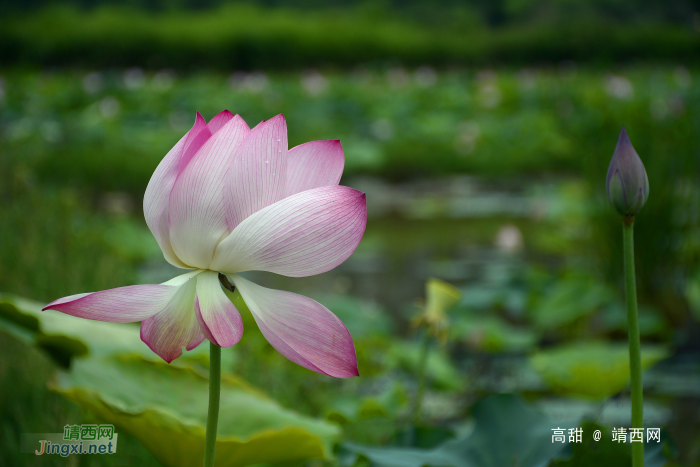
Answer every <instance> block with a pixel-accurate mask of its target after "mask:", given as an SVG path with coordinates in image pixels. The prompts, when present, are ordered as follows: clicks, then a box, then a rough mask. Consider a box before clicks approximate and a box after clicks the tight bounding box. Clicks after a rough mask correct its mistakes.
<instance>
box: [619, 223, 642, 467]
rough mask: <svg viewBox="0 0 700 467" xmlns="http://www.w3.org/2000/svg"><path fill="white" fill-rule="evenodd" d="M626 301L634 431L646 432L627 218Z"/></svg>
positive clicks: (636, 456)
mask: <svg viewBox="0 0 700 467" xmlns="http://www.w3.org/2000/svg"><path fill="white" fill-rule="evenodd" d="M622 230H623V236H624V250H625V298H626V300H627V334H628V339H629V347H630V387H631V390H632V428H644V416H643V414H642V399H643V395H642V358H641V355H640V343H639V318H638V316H637V285H636V282H635V274H634V217H631V218H625V222H624V226H623V229H622ZM632 467H644V443H632Z"/></svg>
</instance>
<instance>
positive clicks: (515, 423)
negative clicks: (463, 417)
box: [341, 394, 577, 467]
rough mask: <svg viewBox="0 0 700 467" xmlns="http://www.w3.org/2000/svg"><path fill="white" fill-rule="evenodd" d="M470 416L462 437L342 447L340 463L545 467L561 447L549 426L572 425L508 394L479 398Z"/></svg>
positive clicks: (398, 466)
mask: <svg viewBox="0 0 700 467" xmlns="http://www.w3.org/2000/svg"><path fill="white" fill-rule="evenodd" d="M472 414H473V416H474V420H475V422H476V425H475V427H474V431H473V432H472V434H470V435H468V436H467V437H466V438H460V439H451V440H449V441H447V442H445V443H444V444H442V445H440V446H438V447H437V448H434V449H416V448H397V447H386V448H384V447H378V446H362V445H358V444H353V443H344V444H343V445H342V448H343V449H344V450H345V452H344V454H343V456H342V457H341V461H342V462H343V463H345V464H346V465H350V464H354V463H355V462H356V461H357V459H358V456H363V457H365V458H367V459H368V460H369V461H370V463H371V464H372V465H373V466H376V467H422V466H425V465H427V466H432V467H503V466H509V465H517V466H519V467H545V466H546V465H548V463H549V462H550V460H551V459H552V458H553V457H554V456H555V455H556V454H557V453H558V452H559V451H561V450H562V448H563V447H564V445H562V444H558V443H552V428H553V427H555V426H567V427H574V426H576V425H577V424H576V423H575V422H574V421H561V420H560V421H557V422H553V421H551V420H549V419H548V418H547V417H546V416H545V415H544V414H543V413H542V412H540V411H539V410H537V409H536V408H534V407H532V406H530V405H528V404H526V403H525V402H524V401H523V400H522V399H521V398H520V397H518V396H514V395H510V394H499V395H496V396H490V397H487V398H486V399H483V400H481V401H480V402H479V403H477V404H476V405H475V406H474V409H473V411H472Z"/></svg>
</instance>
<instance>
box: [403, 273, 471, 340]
mask: <svg viewBox="0 0 700 467" xmlns="http://www.w3.org/2000/svg"><path fill="white" fill-rule="evenodd" d="M425 295H426V303H425V308H423V310H422V312H421V313H420V314H419V315H418V316H417V317H416V318H415V319H414V322H413V324H414V325H415V326H425V327H426V328H428V332H430V334H431V335H432V336H434V337H436V338H438V340H440V341H441V342H443V343H444V342H445V341H446V340H447V334H448V331H449V318H448V317H447V313H445V312H446V311H447V310H449V309H450V308H452V307H453V306H455V305H456V304H457V302H458V301H459V299H460V297H461V294H460V292H459V289H458V288H456V287H455V286H453V285H450V284H448V283H447V282H444V281H441V280H440V279H435V278H431V279H428V282H427V283H426V284H425Z"/></svg>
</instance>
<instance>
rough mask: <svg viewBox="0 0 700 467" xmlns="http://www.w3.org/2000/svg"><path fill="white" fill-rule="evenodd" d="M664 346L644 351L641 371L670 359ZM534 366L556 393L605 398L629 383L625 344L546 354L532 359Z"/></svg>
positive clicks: (581, 346)
mask: <svg viewBox="0 0 700 467" xmlns="http://www.w3.org/2000/svg"><path fill="white" fill-rule="evenodd" d="M668 355H669V352H668V350H667V349H666V348H664V347H662V346H648V347H643V348H642V369H646V368H648V367H650V366H651V365H653V364H654V363H656V362H658V361H659V360H663V359H664V358H666V357H668ZM530 362H531V364H532V366H533V367H534V368H535V370H537V372H538V373H539V374H540V375H541V376H542V378H543V379H544V380H545V382H546V383H547V384H548V385H549V386H550V387H551V388H552V390H554V391H555V392H557V393H560V394H568V395H580V396H587V397H592V398H604V397H609V396H611V395H613V394H617V393H618V392H620V391H621V390H623V389H624V388H625V386H626V385H627V384H628V383H629V379H630V369H629V350H628V347H627V345H626V344H612V343H602V342H586V343H576V344H570V345H566V346H562V347H557V348H553V349H548V350H543V351H541V352H538V353H536V354H535V355H533V356H532V357H530Z"/></svg>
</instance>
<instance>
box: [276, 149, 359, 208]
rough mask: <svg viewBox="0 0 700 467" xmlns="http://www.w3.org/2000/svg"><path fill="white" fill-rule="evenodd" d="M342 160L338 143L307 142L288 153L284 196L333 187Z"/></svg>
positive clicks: (341, 169)
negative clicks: (323, 187)
mask: <svg viewBox="0 0 700 467" xmlns="http://www.w3.org/2000/svg"><path fill="white" fill-rule="evenodd" d="M344 166H345V156H344V155H343V147H342V146H341V145H340V141H338V140H332V141H310V142H308V143H304V144H301V145H299V146H296V147H294V148H292V149H290V150H289V154H288V156H287V185H286V188H285V193H286V196H291V195H293V194H296V193H300V192H302V191H306V190H311V189H313V188H318V187H322V186H330V185H337V184H338V182H340V177H341V176H342V175H343V167H344Z"/></svg>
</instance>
